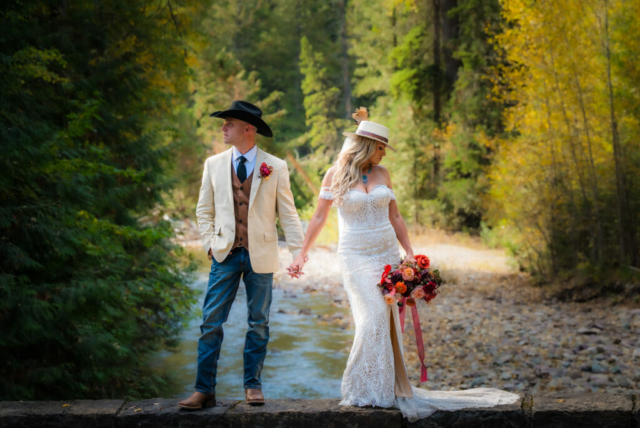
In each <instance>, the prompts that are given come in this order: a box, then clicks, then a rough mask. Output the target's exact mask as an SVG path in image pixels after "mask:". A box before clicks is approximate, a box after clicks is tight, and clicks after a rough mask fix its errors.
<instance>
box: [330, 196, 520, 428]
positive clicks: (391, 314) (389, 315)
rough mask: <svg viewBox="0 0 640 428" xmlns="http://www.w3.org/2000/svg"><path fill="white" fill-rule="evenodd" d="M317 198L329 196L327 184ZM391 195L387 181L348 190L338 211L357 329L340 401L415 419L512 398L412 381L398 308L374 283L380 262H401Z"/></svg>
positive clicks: (381, 266) (498, 392)
mask: <svg viewBox="0 0 640 428" xmlns="http://www.w3.org/2000/svg"><path fill="white" fill-rule="evenodd" d="M319 197H320V198H322V199H328V200H332V199H333V195H332V194H331V191H330V189H329V188H327V187H323V188H322V191H321V192H320V195H319ZM392 199H395V196H394V194H393V190H391V189H390V188H388V187H387V186H385V185H378V186H375V187H374V188H373V190H371V192H370V193H365V192H363V191H361V190H358V189H351V190H350V193H349V195H348V199H347V200H345V201H344V202H343V203H342V205H341V206H340V207H339V209H338V213H339V214H338V215H339V222H340V240H339V246H338V256H339V259H340V263H341V265H342V266H341V267H342V271H343V275H344V287H345V289H346V291H347V295H348V297H349V303H350V305H351V310H352V312H353V318H354V321H355V330H356V332H355V337H354V339H353V346H352V348H351V353H350V354H349V359H348V361H347V368H346V369H345V371H344V375H343V377H342V388H341V389H342V398H343V399H342V401H341V403H340V404H341V405H345V406H366V405H371V406H376V407H394V408H399V409H400V410H401V411H402V414H403V416H404V417H406V418H408V419H409V421H411V422H413V421H415V420H417V419H421V418H425V417H427V416H429V415H431V414H432V413H433V412H435V411H436V410H458V409H463V408H471V407H492V406H495V405H498V404H508V403H513V402H515V401H516V400H517V399H518V398H519V396H518V395H516V394H512V393H510V392H507V391H501V390H498V389H493V388H476V389H469V390H464V391H429V390H426V389H420V388H414V387H412V386H411V385H410V383H409V380H408V377H407V373H406V369H405V366H404V361H403V359H402V339H401V338H402V333H401V330H400V322H399V315H398V306H397V305H388V304H387V303H386V302H385V301H384V298H383V297H382V293H381V292H380V289H379V288H378V286H377V284H378V283H379V281H380V277H381V275H382V271H383V270H384V266H385V265H387V264H395V263H398V262H399V261H400V252H399V248H398V241H397V239H396V234H395V231H394V229H393V227H392V226H391V223H390V221H389V203H390V202H391V200H392ZM427 354H428V349H427Z"/></svg>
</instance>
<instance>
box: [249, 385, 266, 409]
mask: <svg viewBox="0 0 640 428" xmlns="http://www.w3.org/2000/svg"><path fill="white" fill-rule="evenodd" d="M244 395H245V397H246V400H247V404H250V405H252V406H262V405H263V404H264V395H262V390H261V389H257V388H247V389H245V390H244Z"/></svg>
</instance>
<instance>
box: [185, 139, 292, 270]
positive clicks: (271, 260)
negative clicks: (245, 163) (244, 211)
mask: <svg viewBox="0 0 640 428" xmlns="http://www.w3.org/2000/svg"><path fill="white" fill-rule="evenodd" d="M232 150H233V149H229V150H227V151H225V152H222V153H220V154H217V155H215V156H211V157H210V158H208V159H207V160H206V161H205V162H204V173H203V175H202V186H201V187H200V197H199V199H198V206H197V208H196V216H197V218H198V229H199V230H200V235H201V236H202V247H203V248H204V250H205V251H207V252H209V249H211V252H212V253H213V257H214V258H215V259H216V261H218V262H220V263H221V262H223V261H224V259H226V258H227V256H228V255H229V251H230V250H231V246H232V245H233V241H234V239H235V235H236V230H235V228H236V220H235V213H234V211H233V190H232V187H231V168H233V166H232V164H231V162H232ZM263 162H265V163H266V164H267V165H268V166H272V167H273V172H272V173H271V175H270V176H269V177H268V178H261V177H260V165H262V163H263ZM276 212H277V213H278V217H279V218H280V225H281V227H282V229H283V230H284V236H285V239H286V241H287V245H288V246H289V251H291V253H292V254H293V257H294V259H295V258H296V257H297V256H298V254H299V253H300V249H301V248H302V242H303V238H304V236H303V233H302V225H301V224H300V218H299V217H298V212H297V211H296V206H295V203H294V200H293V194H292V193H291V187H290V184H289V170H288V168H287V163H286V162H285V161H283V160H282V159H278V158H277V157H275V156H272V155H270V154H268V153H265V152H264V151H262V150H260V149H258V154H257V156H256V166H255V168H254V170H253V181H252V183H251V193H250V194H249V219H248V225H247V228H248V234H249V254H250V257H251V267H252V268H253V270H254V272H256V273H271V272H275V271H277V270H278V269H279V266H280V265H279V260H278V233H277V231H276Z"/></svg>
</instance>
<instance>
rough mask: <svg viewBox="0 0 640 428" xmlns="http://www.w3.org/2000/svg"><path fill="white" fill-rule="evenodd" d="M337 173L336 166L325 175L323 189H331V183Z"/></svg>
mask: <svg viewBox="0 0 640 428" xmlns="http://www.w3.org/2000/svg"><path fill="white" fill-rule="evenodd" d="M335 172H336V166H335V165H334V166H332V167H331V168H329V169H328V170H327V172H326V173H325V174H324V178H323V179H322V187H331V182H332V181H333V174H335Z"/></svg>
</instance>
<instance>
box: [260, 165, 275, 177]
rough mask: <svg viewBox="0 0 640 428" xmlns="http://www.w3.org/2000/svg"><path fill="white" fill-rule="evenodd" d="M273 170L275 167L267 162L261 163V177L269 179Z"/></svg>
mask: <svg viewBox="0 0 640 428" xmlns="http://www.w3.org/2000/svg"><path fill="white" fill-rule="evenodd" d="M272 172H273V167H272V166H268V165H267V164H266V163H265V162H262V165H260V178H265V179H267V180H268V179H269V176H270V175H271V173H272Z"/></svg>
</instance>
